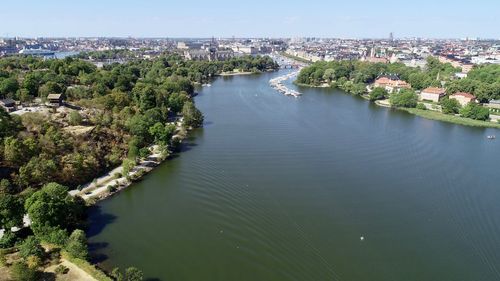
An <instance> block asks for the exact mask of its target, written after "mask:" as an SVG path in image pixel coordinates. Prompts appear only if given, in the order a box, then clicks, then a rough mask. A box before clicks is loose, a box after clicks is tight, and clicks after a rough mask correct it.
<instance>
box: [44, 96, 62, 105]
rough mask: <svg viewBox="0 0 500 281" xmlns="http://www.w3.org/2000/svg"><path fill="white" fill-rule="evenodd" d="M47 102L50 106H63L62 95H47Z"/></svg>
mask: <svg viewBox="0 0 500 281" xmlns="http://www.w3.org/2000/svg"><path fill="white" fill-rule="evenodd" d="M47 100H48V101H49V104H50V105H52V106H56V107H58V106H61V105H63V95H62V94H49V95H48V96H47Z"/></svg>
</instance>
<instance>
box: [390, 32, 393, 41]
mask: <svg viewBox="0 0 500 281" xmlns="http://www.w3.org/2000/svg"><path fill="white" fill-rule="evenodd" d="M389 40H391V41H394V34H393V33H392V32H391V33H389Z"/></svg>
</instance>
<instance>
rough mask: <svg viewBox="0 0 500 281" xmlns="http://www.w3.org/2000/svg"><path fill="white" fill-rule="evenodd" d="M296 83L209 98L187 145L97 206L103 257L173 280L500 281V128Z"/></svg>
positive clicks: (252, 81)
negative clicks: (292, 93) (429, 116)
mask: <svg viewBox="0 0 500 281" xmlns="http://www.w3.org/2000/svg"><path fill="white" fill-rule="evenodd" d="M281 74H283V72H280V73H271V74H263V75H250V76H242V77H230V78H224V79H219V80H217V81H215V82H214V83H213V84H212V86H211V87H207V88H204V89H203V90H202V91H201V93H200V95H199V96H198V97H197V98H196V102H197V104H198V106H199V107H200V108H201V110H202V111H203V112H204V113H205V119H206V122H207V124H206V126H205V128H204V129H201V130H198V131H195V132H193V134H192V137H193V138H192V139H191V140H190V141H189V143H190V144H189V145H186V149H185V151H184V152H182V153H181V154H179V155H178V157H176V158H174V159H171V160H170V161H168V162H166V163H165V164H164V165H162V166H161V167H159V168H158V169H157V170H155V171H154V172H153V173H151V174H150V175H148V176H147V177H146V178H145V179H144V180H143V181H142V182H140V183H138V184H136V185H134V186H132V187H131V188H129V189H127V190H125V191H124V192H122V193H121V194H119V195H117V196H114V197H112V198H111V199H110V200H107V201H105V202H102V203H100V204H99V206H98V207H99V208H98V209H94V210H93V211H92V212H91V214H90V217H91V219H90V220H91V222H92V224H91V227H90V229H89V240H90V242H91V243H92V244H91V246H92V247H91V250H92V253H93V255H94V257H95V259H96V260H97V261H99V262H102V265H103V266H104V267H106V268H109V269H110V268H113V267H115V266H120V267H126V266H130V265H135V266H137V267H139V268H141V269H143V270H144V271H145V274H146V275H147V276H149V277H154V278H158V279H159V280H251V281H254V280H262V281H265V280H273V281H274V280H381V281H386V280H415V281H416V280H500V273H499V271H500V268H499V267H500V238H499V237H500V217H499V216H498V215H497V214H498V213H500V204H498V202H499V200H500V189H499V188H498V182H499V173H498V168H497V162H498V161H497V158H498V157H497V155H498V152H499V148H498V143H497V142H495V141H487V140H486V136H487V135H488V134H494V132H493V130H492V129H480V128H469V127H462V126H458V125H453V124H447V123H441V122H436V121H432V120H426V119H422V118H419V117H415V116H412V115H409V114H407V113H405V112H399V111H395V110H391V109H387V108H380V107H377V106H374V105H373V104H370V103H368V102H367V101H365V100H363V99H361V98H356V97H352V96H349V95H346V94H343V93H341V92H339V91H336V90H330V89H307V88H302V89H300V91H301V92H302V93H303V95H302V96H301V97H300V98H298V99H293V98H289V97H285V96H283V95H281V94H279V93H277V92H276V91H274V90H273V89H272V88H270V86H269V83H268V81H269V79H270V78H272V77H276V76H278V75H281ZM289 86H290V87H294V86H293V85H291V84H289ZM294 88H295V89H297V88H296V87H294ZM361 236H363V237H364V239H363V240H361V239H360V237H361Z"/></svg>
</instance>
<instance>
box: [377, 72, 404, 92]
mask: <svg viewBox="0 0 500 281" xmlns="http://www.w3.org/2000/svg"><path fill="white" fill-rule="evenodd" d="M373 86H374V87H380V88H384V89H385V90H386V91H387V92H388V93H393V92H399V91H400V90H401V89H410V88H411V85H410V84H408V83H407V82H406V81H403V80H401V79H400V78H399V77H398V76H397V75H380V76H379V77H377V79H376V80H375V83H374V84H373Z"/></svg>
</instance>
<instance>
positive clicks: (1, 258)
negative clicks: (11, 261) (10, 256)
mask: <svg viewBox="0 0 500 281" xmlns="http://www.w3.org/2000/svg"><path fill="white" fill-rule="evenodd" d="M6 265H7V254H6V253H5V252H4V251H0V266H6Z"/></svg>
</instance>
